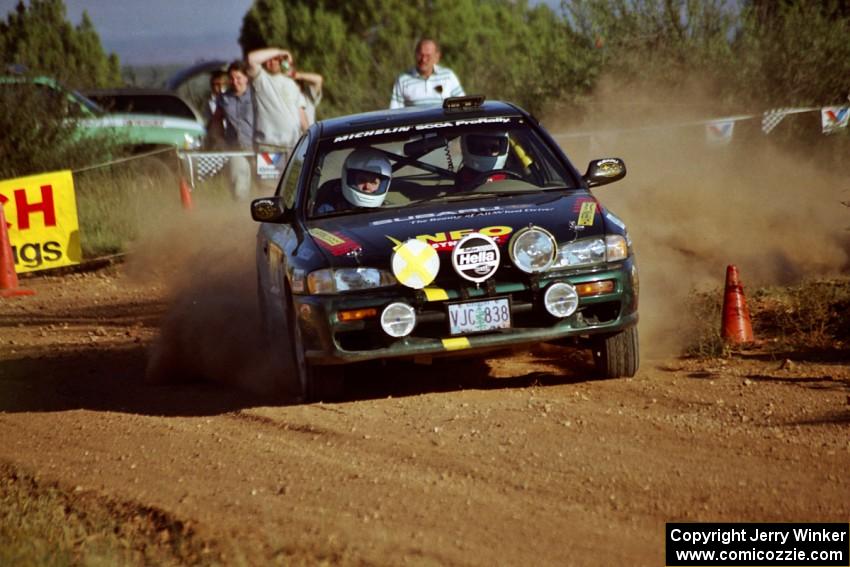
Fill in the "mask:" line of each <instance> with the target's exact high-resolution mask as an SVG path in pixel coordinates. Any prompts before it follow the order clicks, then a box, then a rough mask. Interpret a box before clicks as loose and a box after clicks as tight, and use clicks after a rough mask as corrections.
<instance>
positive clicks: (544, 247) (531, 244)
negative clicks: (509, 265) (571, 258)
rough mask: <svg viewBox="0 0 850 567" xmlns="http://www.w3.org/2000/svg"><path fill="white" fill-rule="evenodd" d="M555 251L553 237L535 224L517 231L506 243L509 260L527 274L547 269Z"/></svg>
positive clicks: (556, 246) (555, 244)
mask: <svg viewBox="0 0 850 567" xmlns="http://www.w3.org/2000/svg"><path fill="white" fill-rule="evenodd" d="M557 251H558V245H557V243H556V242H555V237H553V236H552V235H551V234H549V232H548V231H546V230H543V229H542V228H539V227H536V226H530V227H528V228H524V229H522V230H520V231H518V232H517V233H516V234H515V235H514V236H513V238H511V242H510V244H509V245H508V253H509V254H510V257H511V261H513V263H514V264H515V265H516V267H517V268H519V269H520V270H522V271H523V272H526V273H528V274H533V273H536V272H544V271H546V270H548V269H549V267H550V266H551V265H552V262H554V261H555V254H556V253H557Z"/></svg>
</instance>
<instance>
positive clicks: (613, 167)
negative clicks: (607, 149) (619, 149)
mask: <svg viewBox="0 0 850 567" xmlns="http://www.w3.org/2000/svg"><path fill="white" fill-rule="evenodd" d="M625 176H626V163H625V162H624V161H623V160H621V159H620V158H603V159H595V160H593V161H591V162H590V163H589V164H588V165H587V173H585V174H584V175H583V176H582V177H583V178H584V180H585V181H586V182H587V186H588V187H599V186H600V185H607V184H608V183H613V182H615V181H619V180H620V179H622V178H624V177H625Z"/></svg>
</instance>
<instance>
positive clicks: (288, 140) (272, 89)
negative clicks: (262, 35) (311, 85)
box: [248, 47, 307, 153]
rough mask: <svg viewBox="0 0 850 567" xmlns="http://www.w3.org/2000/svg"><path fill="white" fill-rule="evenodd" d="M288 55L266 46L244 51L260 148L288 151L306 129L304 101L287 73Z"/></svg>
mask: <svg viewBox="0 0 850 567" xmlns="http://www.w3.org/2000/svg"><path fill="white" fill-rule="evenodd" d="M291 62H292V55H291V54H290V53H289V51H287V50H286V49H280V48H278V47H267V48H264V49H257V50H255V51H252V52H251V53H249V54H248V75H249V76H250V77H251V79H252V85H253V87H254V97H255V99H254V107H255V110H256V113H257V117H256V120H255V122H254V128H255V134H254V136H255V141H256V142H257V147H258V149H259V150H261V151H272V152H286V153H288V152H289V151H290V150H291V149H292V148H293V147H295V144H296V143H297V142H298V139H299V138H300V137H301V133H302V132H303V131H304V130H306V129H307V116H306V114H305V112H304V108H305V107H306V102H305V100H304V96H303V95H302V94H301V89H300V88H299V86H298V83H296V82H295V80H294V79H293V78H292V77H290V76H289V74H288V71H289V66H290V64H291Z"/></svg>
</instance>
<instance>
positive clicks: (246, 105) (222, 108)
mask: <svg viewBox="0 0 850 567" xmlns="http://www.w3.org/2000/svg"><path fill="white" fill-rule="evenodd" d="M227 74H228V76H229V77H230V88H229V89H227V90H226V91H225V92H223V93H222V94H221V95H219V97H218V102H217V103H216V110H215V114H214V115H213V118H212V120H211V130H212V131H213V133H214V134H215V135H220V136H221V137H222V138H223V140H224V145H225V147H226V148H227V149H229V150H244V151H251V152H253V150H254V99H253V92H252V89H251V85H250V83H249V81H248V66H247V64H246V63H245V62H243V61H234V62H233V63H231V64H230V66H229V67H228V69H227ZM225 124H227V127H226V128H225V126H224V125H225ZM228 165H229V170H230V182H231V192H232V194H233V198H234V199H236V200H243V199H247V198H249V197H250V196H251V185H252V181H253V174H252V172H251V162H250V160H249V159H248V158H247V157H246V156H230V160H229V162H228Z"/></svg>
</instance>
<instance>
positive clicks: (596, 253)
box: [552, 234, 629, 268]
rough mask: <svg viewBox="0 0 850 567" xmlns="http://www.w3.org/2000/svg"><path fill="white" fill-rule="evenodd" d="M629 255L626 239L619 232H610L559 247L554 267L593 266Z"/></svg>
mask: <svg viewBox="0 0 850 567" xmlns="http://www.w3.org/2000/svg"><path fill="white" fill-rule="evenodd" d="M628 255H629V247H628V245H627V244H626V239H625V238H623V237H622V236H620V235H619V234H609V235H608V236H606V237H605V238H585V239H582V240H575V241H573V242H569V243H567V244H562V245H561V246H560V247H559V248H558V258H557V259H556V260H555V263H554V264H553V265H552V267H553V268H572V267H576V266H591V265H593V264H602V263H604V262H617V261H619V260H625V259H626V258H627V257H628Z"/></svg>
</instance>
